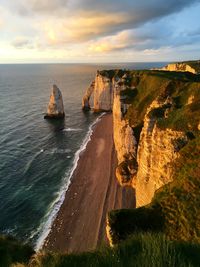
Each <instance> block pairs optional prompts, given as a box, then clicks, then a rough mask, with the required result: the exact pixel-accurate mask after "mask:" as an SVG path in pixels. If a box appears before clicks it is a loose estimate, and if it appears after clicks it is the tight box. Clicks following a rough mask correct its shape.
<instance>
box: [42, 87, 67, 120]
mask: <svg viewBox="0 0 200 267" xmlns="http://www.w3.org/2000/svg"><path fill="white" fill-rule="evenodd" d="M64 116H65V112H64V106H63V99H62V94H61V91H60V89H59V88H58V87H57V86H56V85H55V84H54V85H53V88H52V93H51V95H50V100H49V105H48V108H47V113H46V115H45V116H44V118H45V119H61V118H64Z"/></svg>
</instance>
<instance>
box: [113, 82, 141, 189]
mask: <svg viewBox="0 0 200 267" xmlns="http://www.w3.org/2000/svg"><path fill="white" fill-rule="evenodd" d="M120 91H121V88H120V87H119V86H118V85H117V84H116V85H115V94H114V103H113V127H114V131H113V133H114V143H115V149H116V151H117V158H118V164H119V165H118V167H117V169H116V177H117V179H118V181H119V183H120V184H121V185H131V183H132V179H133V177H134V174H136V170H137V164H132V163H134V162H135V163H136V161H134V159H135V158H136V147H137V142H136V139H135V137H134V133H133V130H132V128H131V127H130V126H129V124H128V122H127V121H126V120H125V119H124V118H123V114H122V112H124V109H125V108H126V107H125V104H123V103H122V102H121V100H120V94H119V92H120Z"/></svg>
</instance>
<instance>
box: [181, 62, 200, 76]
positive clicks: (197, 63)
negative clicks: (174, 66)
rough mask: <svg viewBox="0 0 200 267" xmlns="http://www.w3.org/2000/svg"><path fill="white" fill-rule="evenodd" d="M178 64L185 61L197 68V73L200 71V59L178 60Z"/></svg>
mask: <svg viewBox="0 0 200 267" xmlns="http://www.w3.org/2000/svg"><path fill="white" fill-rule="evenodd" d="M177 63H178V64H180V63H185V64H187V65H189V66H190V67H192V68H193V69H195V70H196V72H197V73H200V60H190V61H183V62H177Z"/></svg>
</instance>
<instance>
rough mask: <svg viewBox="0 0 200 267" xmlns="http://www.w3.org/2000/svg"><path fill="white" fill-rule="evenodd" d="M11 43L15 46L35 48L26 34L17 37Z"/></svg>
mask: <svg viewBox="0 0 200 267" xmlns="http://www.w3.org/2000/svg"><path fill="white" fill-rule="evenodd" d="M11 45H12V46H13V47H15V48H29V49H30V48H33V45H31V42H30V40H29V39H27V38H26V37H24V36H18V37H16V38H15V39H14V40H13V41H12V42H11Z"/></svg>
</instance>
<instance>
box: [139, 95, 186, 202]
mask: <svg viewBox="0 0 200 267" xmlns="http://www.w3.org/2000/svg"><path fill="white" fill-rule="evenodd" d="M157 107H159V104H158V102H157V101H156V100H155V101H153V103H152V104H151V106H150V107H149V109H148V110H147V113H146V115H145V118H144V127H143V129H142V132H141V134H140V141H139V146H138V152H137V162H138V172H137V178H136V187H135V188H136V206H137V207H140V206H144V205H147V204H149V203H150V202H151V200H152V198H153V196H154V193H155V191H156V190H157V189H159V188H160V187H162V186H163V185H165V184H167V183H169V182H170V181H172V173H173V170H172V164H173V162H174V160H175V159H176V158H177V157H178V156H179V153H178V150H179V147H178V146H179V142H187V137H186V136H185V135H184V134H183V133H182V132H178V131H172V130H171V129H166V130H161V129H160V128H158V126H157V123H156V120H155V118H149V116H148V113H149V112H150V111H151V110H152V109H153V108H157Z"/></svg>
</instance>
